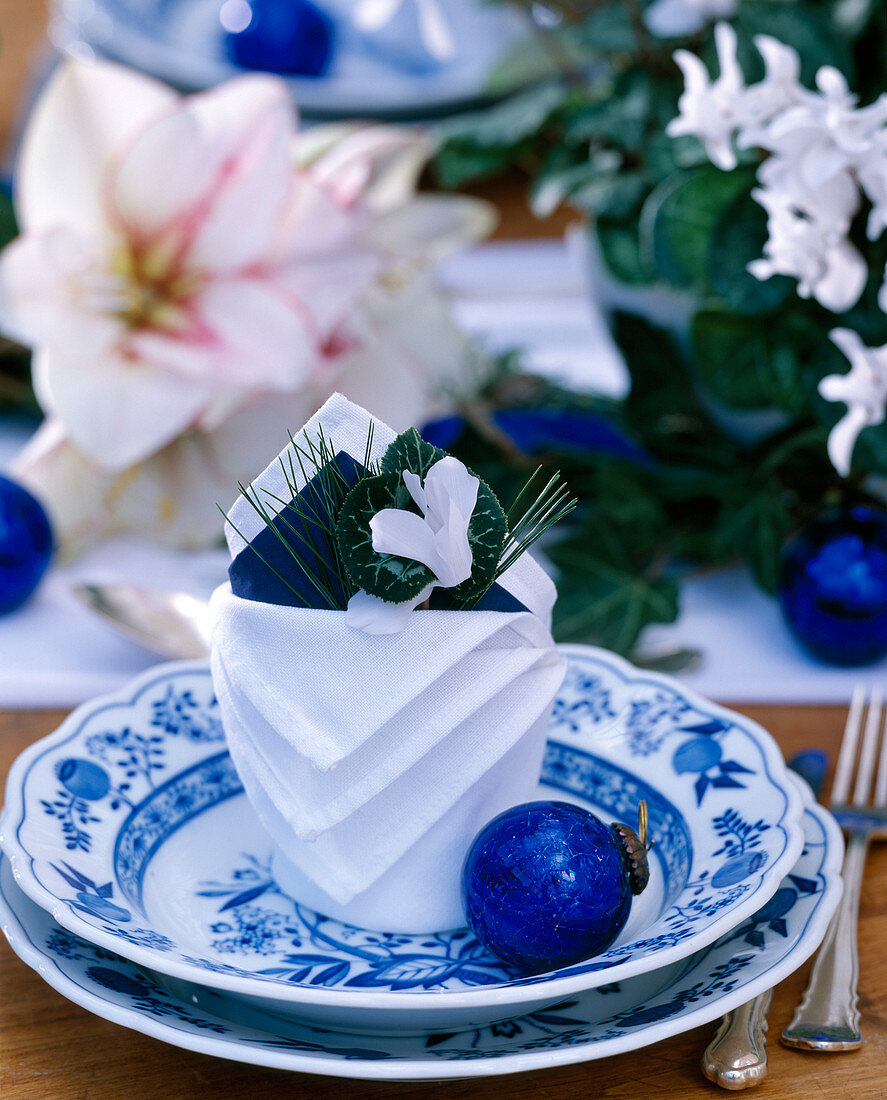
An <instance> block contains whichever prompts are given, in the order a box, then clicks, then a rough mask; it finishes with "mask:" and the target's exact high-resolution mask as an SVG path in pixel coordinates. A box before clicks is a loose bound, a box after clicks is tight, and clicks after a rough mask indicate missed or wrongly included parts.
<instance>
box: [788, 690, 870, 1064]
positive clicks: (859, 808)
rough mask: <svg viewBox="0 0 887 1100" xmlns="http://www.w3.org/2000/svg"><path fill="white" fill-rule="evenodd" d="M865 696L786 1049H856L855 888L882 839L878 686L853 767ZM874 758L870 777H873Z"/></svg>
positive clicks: (847, 744) (855, 718) (860, 693)
mask: <svg viewBox="0 0 887 1100" xmlns="http://www.w3.org/2000/svg"><path fill="white" fill-rule="evenodd" d="M865 697H866V690H865V688H864V687H863V686H862V685H857V687H856V688H855V690H854V692H853V698H852V699H851V701H850V711H849V713H848V715H847V725H846V726H845V728H844V739H843V741H842V742H841V754H840V756H839V757H838V764H837V767H836V769H835V780H834V783H833V784H832V796H831V803H830V807H831V810H832V813H833V814H834V815H835V817H836V818H837V820H838V823H839V824H840V825H841V827H842V828H843V829H844V831H845V833H846V835H847V850H846V853H845V855H844V867H843V871H842V876H843V879H844V892H843V894H842V895H841V901H840V904H839V905H838V909H837V911H836V913H835V915H834V917H832V921H831V924H830V925H829V927H828V931H827V932H826V934H825V939H824V940H823V941H822V946H821V947H820V949H819V954H818V955H817V956H816V962H815V963H814V966H813V972H812V973H811V975H810V982H809V984H808V985H807V989H806V990H805V992H804V996H803V998H802V999H801V1003H800V1004H799V1005H798V1007H797V1009H796V1010H795V1015H794V1019H793V1020H792V1022H791V1023H790V1024H789V1026H788V1027H787V1028H786V1029H785V1031H783V1033H782V1041H783V1043H785V1044H786V1046H790V1047H801V1048H803V1049H804V1050H821V1051H841V1050H856V1049H857V1048H858V1047H860V1046H861V1045H862V1033H861V1032H860V1030H859V1010H858V1008H857V995H856V984H857V981H858V979H859V959H858V955H857V947H856V925H857V919H858V914H859V890H860V886H861V885H862V872H863V870H864V868H865V857H866V852H867V850H868V843H869V840H870V839H871V838H872V837H873V836H875V837H877V836H884V835H887V737H885V736H884V732H883V731H881V732H880V736H879V731H880V730H881V724H882V723H881V704H882V699H883V693H882V691H881V689H880V688H875V689H873V691H872V692H871V699H870V701H869V708H868V715H867V717H866V720H865V732H864V733H863V737H862V746H861V747H860V748H859V750H858V756H859V759H858V761H857V747H858V745H859V734H860V730H861V729H862V726H863V710H864V708H865ZM879 742H880V743H879ZM876 759H877V760H878V768H877V778H874V777H875V763H876ZM854 765H855V774H854ZM873 779H874V788H873V786H872V782H873ZM851 785H852V787H853V791H852V794H851V790H850V788H851Z"/></svg>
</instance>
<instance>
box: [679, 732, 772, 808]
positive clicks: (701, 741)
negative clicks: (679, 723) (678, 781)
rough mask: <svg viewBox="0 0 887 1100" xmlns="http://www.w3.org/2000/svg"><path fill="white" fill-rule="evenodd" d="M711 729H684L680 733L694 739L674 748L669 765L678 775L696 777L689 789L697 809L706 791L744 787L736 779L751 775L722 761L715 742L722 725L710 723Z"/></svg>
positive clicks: (733, 762) (735, 764) (741, 766)
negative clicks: (692, 793) (691, 789)
mask: <svg viewBox="0 0 887 1100" xmlns="http://www.w3.org/2000/svg"><path fill="white" fill-rule="evenodd" d="M712 727H713V728H711V729H706V728H701V729H700V728H699V727H695V728H694V727H684V732H687V733H690V732H692V733H694V734H695V735H696V736H694V737H693V738H692V739H691V740H689V741H684V743H683V744H682V745H680V746H678V748H677V749H676V750H675V753H674V756H673V757H672V764H673V766H674V770H675V771H676V772H677V773H678V775H687V774H689V775H696V776H698V778H697V779H696V782H695V783H694V785H693V787H694V790H695V792H696V804H697V806H701V805H702V800H703V798H704V797H705V792H706V791H707V790H708V789H709V787H713V788H725V787H734V788H735V787H744V786H745V784H744V783H743V782H742V781H741V780H740V779H739V778H737V777H738V776H740V775H753V774H754V773H753V771H752V769H751V768H747V767H746V766H745V765H744V764H740V763H739V761H738V760H725V759H724V750H723V748H722V747H721V745H720V743H719V742H718V741H716V740H715V736H716V735H717V734H719V733H723V732H724V728H725V727H724V723H722V722H714V723H712Z"/></svg>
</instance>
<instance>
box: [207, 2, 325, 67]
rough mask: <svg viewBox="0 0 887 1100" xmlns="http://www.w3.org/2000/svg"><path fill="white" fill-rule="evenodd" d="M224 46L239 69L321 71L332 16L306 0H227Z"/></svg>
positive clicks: (223, 17) (223, 13) (222, 13)
mask: <svg viewBox="0 0 887 1100" xmlns="http://www.w3.org/2000/svg"><path fill="white" fill-rule="evenodd" d="M219 19H220V21H221V24H222V29H223V41H224V46H225V50H226V52H227V54H228V56H229V57H230V59H231V60H232V61H233V62H234V64H235V65H239V66H240V67H241V68H242V69H260V70H262V71H263V72H269V73H286V74H288V75H290V76H323V75H324V73H325V72H326V71H327V69H328V68H329V65H330V61H331V59H332V56H333V46H334V38H335V32H334V27H333V21H332V20H331V19H330V17H329V16H328V15H327V14H326V13H325V12H323V11H321V9H320V8H318V7H317V6H316V5H315V4H312V3H310V0H225V3H224V4H223V5H222V7H221V10H220V12H219Z"/></svg>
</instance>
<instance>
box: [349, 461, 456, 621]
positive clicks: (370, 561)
mask: <svg viewBox="0 0 887 1100" xmlns="http://www.w3.org/2000/svg"><path fill="white" fill-rule="evenodd" d="M402 485H403V481H402V478H401V475H400V472H397V473H393V472H392V473H383V474H381V475H380V476H379V477H365V478H363V480H361V481H359V482H358V483H357V484H356V485H355V486H354V488H353V489H352V490H351V492H350V493H349V494H348V496H347V497H346V498H345V503H344V504H343V505H342V508H341V510H340V512H339V521H338V523H337V525H336V538H337V539H338V541H339V552H340V553H341V556H342V564H343V565H344V566H345V571H346V572H347V574H348V577H349V579H350V581H351V583H352V584H354V585H355V586H356V587H357V588H363V589H364V590H365V591H367V592H369V593H370V595H371V596H378V597H379V599H380V600H386V601H387V602H388V603H404V601H406V600H412V599H415V597H416V596H418V595H419V593H420V592H421V591H422V589H423V588H425V586H426V585H429V584H431V583H432V581H433V580H434V574H433V573H432V572H431V570H430V569H428V567H427V566H425V565H422V563H421V562H418V561H412V560H410V559H409V558H399V557H396V556H395V555H394V554H379V553H377V552H376V551H375V550H374V549H373V533H372V531H371V530H370V520H371V519H372V518H373V516H374V515H375V514H376V513H377V512H381V511H382V509H383V508H400V507H404V506H405V505H406V501H404V500H403V499H402V498H403V493H406V486H403V493H401V492H400V487H401V486H402ZM406 496H407V499H409V494H408V493H406Z"/></svg>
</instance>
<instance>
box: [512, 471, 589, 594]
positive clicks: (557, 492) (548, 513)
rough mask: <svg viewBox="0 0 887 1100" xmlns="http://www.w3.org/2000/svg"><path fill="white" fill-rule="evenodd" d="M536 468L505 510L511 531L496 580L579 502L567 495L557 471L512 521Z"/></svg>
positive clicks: (529, 487) (536, 473) (533, 479)
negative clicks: (509, 506)
mask: <svg viewBox="0 0 887 1100" xmlns="http://www.w3.org/2000/svg"><path fill="white" fill-rule="evenodd" d="M540 470H541V467H538V468H537V469H536V470H534V471H533V473H532V474H531V475H530V477H529V479H528V480H527V482H526V484H525V485H524V486H523V488H522V489H521V491H520V492H519V493H518V495H517V496H516V497H515V499H514V502H513V503H512V505H511V508H509V510H508V521H509V526H510V527H511V531H510V534H509V536H508V539H507V540H506V543H505V546H504V547H503V550H502V557H501V558H500V560H499V567H498V569H497V570H496V578H497V579H498V578H499V577H501V576H502V574H503V573H504V572H505V571H506V570H507V569H510V568H511V566H512V565H514V563H515V562H516V561H517V559H518V558H519V557H520V556H521V555H522V554H523V553H525V552H526V551H527V550H529V548H530V547H531V546H532V545H533V543H534V542H536V540H537V539H539V538H541V537H542V535H544V534H545V532H546V531H547V530H549V528H551V527H554V525H555V524H556V523H560V522H561V520H563V519H565V518H566V517H567V516H568V515H569V514H570V512H572V511H573V509H574V508H575V507H576V505H577V504H578V503H579V502H578V500H577V499H576V498H575V497H571V496H570V493H569V490H568V488H567V486H566V485H565V484H564V482H563V479H562V478H561V475H560V473H555V474H553V475H552V476H551V477H550V478H549V480H548V482H547V483H546V485H545V486H544V487H543V489H542V490H541V491H540V492H539V494H538V495H537V496H536V498H535V500H533V502H532V503H531V504H530V505H529V506H528V507H527V508H526V509H525V510H524V511H523V513H522V514H521V515H520V517H519V518H518V519H517V520H516V521H513V516H514V515H515V514H517V512H518V506H519V504H520V502H521V500H522V499H523V498H524V497H525V496H526V495H527V494H528V493H529V491H530V489H531V487H532V485H533V483H534V481H535V480H536V476H537V475H538V474H539V472H540Z"/></svg>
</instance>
